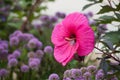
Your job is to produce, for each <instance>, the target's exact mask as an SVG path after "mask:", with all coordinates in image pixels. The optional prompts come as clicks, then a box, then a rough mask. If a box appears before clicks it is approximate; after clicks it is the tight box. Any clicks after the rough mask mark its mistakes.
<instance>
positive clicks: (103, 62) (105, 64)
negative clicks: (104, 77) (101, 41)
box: [100, 58, 109, 74]
mask: <svg viewBox="0 0 120 80" xmlns="http://www.w3.org/2000/svg"><path fill="white" fill-rule="evenodd" d="M100 68H101V69H103V71H104V73H105V74H107V72H108V69H109V64H108V62H107V61H106V59H105V58H102V60H101V62H100Z"/></svg>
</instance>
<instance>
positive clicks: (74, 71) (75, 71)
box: [71, 69, 81, 78]
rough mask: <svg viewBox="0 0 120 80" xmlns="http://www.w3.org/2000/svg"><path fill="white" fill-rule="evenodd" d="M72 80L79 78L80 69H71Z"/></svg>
mask: <svg viewBox="0 0 120 80" xmlns="http://www.w3.org/2000/svg"><path fill="white" fill-rule="evenodd" d="M71 76H72V78H79V77H80V76H81V71H80V69H71Z"/></svg>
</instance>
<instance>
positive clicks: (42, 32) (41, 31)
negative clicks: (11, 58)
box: [0, 0, 120, 80]
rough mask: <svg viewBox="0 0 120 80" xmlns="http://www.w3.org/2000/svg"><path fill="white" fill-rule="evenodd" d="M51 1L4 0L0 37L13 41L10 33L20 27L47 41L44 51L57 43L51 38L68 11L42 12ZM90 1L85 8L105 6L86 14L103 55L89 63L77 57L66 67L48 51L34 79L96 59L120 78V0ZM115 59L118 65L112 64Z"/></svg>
mask: <svg viewBox="0 0 120 80" xmlns="http://www.w3.org/2000/svg"><path fill="white" fill-rule="evenodd" d="M51 1H52V2H53V1H54V0H0V40H7V41H9V36H10V34H12V33H13V32H14V31H16V30H20V31H22V32H25V33H26V32H27V33H31V34H33V35H34V36H35V37H37V38H38V39H39V40H40V41H41V42H42V43H43V47H42V50H44V47H45V46H47V45H51V46H53V45H52V43H51V41H50V39H51V38H50V37H51V31H52V29H53V28H54V25H55V24H56V23H58V22H59V21H61V20H62V19H63V18H64V17H65V15H66V14H65V13H62V12H57V13H55V14H53V15H46V14H42V13H41V12H42V11H44V10H46V9H47V6H46V5H44V3H49V2H51ZM87 1H89V2H90V4H87V5H85V6H84V7H83V10H85V9H87V8H89V7H90V6H94V5H98V6H101V9H100V11H99V12H98V13H97V14H92V13H89V14H88V13H85V15H86V16H87V17H88V19H89V21H90V25H91V27H92V28H93V30H94V31H95V35H96V49H97V50H99V51H101V52H102V53H101V54H100V55H102V56H101V57H97V59H94V60H88V61H87V62H86V63H84V62H81V63H80V62H78V61H75V60H73V61H72V62H70V63H69V64H68V65H67V66H66V67H62V66H61V65H60V64H59V63H57V62H56V61H55V60H54V58H53V54H52V55H49V54H45V55H44V57H43V59H42V62H41V64H40V69H39V71H38V72H37V73H39V77H38V78H36V77H35V78H33V79H37V80H39V79H41V80H44V79H47V78H48V76H49V75H50V74H51V73H57V74H59V75H60V76H61V77H62V75H63V72H64V71H65V70H66V69H71V68H79V67H81V66H87V65H90V64H94V62H95V61H100V64H99V65H98V67H99V68H102V69H103V70H104V72H105V73H106V72H107V71H109V70H113V71H115V74H116V75H117V77H119V74H120V73H119V70H120V65H119V64H120V57H119V53H120V1H119V0H118V1H117V2H116V1H114V0H107V1H108V4H107V5H103V3H102V2H103V0H87ZM94 15H98V16H99V17H98V18H95V19H94V18H93V16H94ZM107 25H109V26H111V27H112V28H114V27H115V28H116V30H115V31H112V30H111V31H110V30H108V29H107ZM101 44H102V46H101ZM15 49H16V48H15ZM15 49H13V50H15ZM13 50H11V51H10V52H12V51H13ZM23 51H24V53H27V51H26V49H23ZM8 52H9V51H8ZM95 53H98V52H95ZM94 55H95V54H94ZM114 61H115V63H118V64H116V65H111V63H114ZM6 63H7V62H6ZM1 65H2V66H6V64H5V62H2V63H1V64H0V68H3V67H2V66H1ZM108 77H109V76H108Z"/></svg>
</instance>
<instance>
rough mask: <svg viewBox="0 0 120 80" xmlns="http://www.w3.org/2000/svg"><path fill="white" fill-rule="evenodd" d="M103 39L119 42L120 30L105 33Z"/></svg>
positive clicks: (114, 42)
mask: <svg viewBox="0 0 120 80" xmlns="http://www.w3.org/2000/svg"><path fill="white" fill-rule="evenodd" d="M103 39H104V40H108V41H111V42H112V43H113V45H114V44H117V45H119V44H120V31H114V32H109V33H106V34H105V35H104V37H103Z"/></svg>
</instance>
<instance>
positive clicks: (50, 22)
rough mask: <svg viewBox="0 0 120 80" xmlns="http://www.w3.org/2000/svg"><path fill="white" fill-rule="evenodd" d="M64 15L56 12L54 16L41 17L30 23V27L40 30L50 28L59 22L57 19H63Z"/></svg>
mask: <svg viewBox="0 0 120 80" xmlns="http://www.w3.org/2000/svg"><path fill="white" fill-rule="evenodd" d="M65 16H66V15H65V13H62V12H56V14H55V15H53V16H49V15H42V16H40V18H39V19H36V20H34V21H33V22H32V25H33V26H34V28H35V29H38V30H40V29H41V28H42V27H48V28H52V27H54V25H55V24H56V23H57V22H58V21H59V19H63V18H64V17H65Z"/></svg>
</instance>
